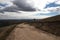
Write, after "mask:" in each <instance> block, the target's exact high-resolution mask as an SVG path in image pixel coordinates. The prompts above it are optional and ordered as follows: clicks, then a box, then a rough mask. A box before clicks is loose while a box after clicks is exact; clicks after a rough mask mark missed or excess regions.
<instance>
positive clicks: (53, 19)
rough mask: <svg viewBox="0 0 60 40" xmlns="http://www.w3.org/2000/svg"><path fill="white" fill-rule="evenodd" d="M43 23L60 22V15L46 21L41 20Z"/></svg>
mask: <svg viewBox="0 0 60 40" xmlns="http://www.w3.org/2000/svg"><path fill="white" fill-rule="evenodd" d="M41 21H42V22H47V21H48V22H53V21H60V15H57V16H53V17H50V18H46V19H42V20H41Z"/></svg>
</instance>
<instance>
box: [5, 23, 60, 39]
mask: <svg viewBox="0 0 60 40" xmlns="http://www.w3.org/2000/svg"><path fill="white" fill-rule="evenodd" d="M6 40H60V37H56V36H55V35H52V34H48V33H46V32H43V31H41V30H38V29H36V28H34V26H31V25H29V24H24V23H22V24H18V25H17V26H16V27H15V29H14V30H13V31H12V32H11V33H10V35H9V36H8V37H7V39H6Z"/></svg>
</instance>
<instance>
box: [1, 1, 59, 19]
mask: <svg viewBox="0 0 60 40" xmlns="http://www.w3.org/2000/svg"><path fill="white" fill-rule="evenodd" d="M53 2H54V3H55V4H56V5H57V4H58V5H59V3H57V2H58V1H56V0H52V1H51V0H13V1H10V0H9V1H7V0H6V1H4V2H3V1H2V3H4V4H8V5H6V7H2V8H1V9H0V12H1V13H4V12H5V13H4V14H1V13H0V19H1V18H2V19H4V18H5V19H22V18H23V19H29V18H30V19H33V18H36V19H43V18H47V17H51V16H49V15H41V14H50V13H53V12H56V11H57V12H59V11H60V6H57V7H53V6H52V7H49V4H51V3H53ZM47 5H48V7H47V8H45V7H46V6H47ZM17 12H20V13H19V14H18V13H17ZM38 13H39V14H40V15H37V16H36V14H38ZM1 15H3V16H1Z"/></svg>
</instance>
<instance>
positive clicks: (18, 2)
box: [0, 0, 36, 13]
mask: <svg viewBox="0 0 60 40" xmlns="http://www.w3.org/2000/svg"><path fill="white" fill-rule="evenodd" d="M12 3H13V5H12V6H10V7H5V8H3V9H0V13H4V12H18V11H36V9H35V8H33V7H32V6H31V5H29V4H28V3H27V2H26V0H15V1H12Z"/></svg>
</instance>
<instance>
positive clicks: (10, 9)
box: [0, 6, 21, 13]
mask: <svg viewBox="0 0 60 40" xmlns="http://www.w3.org/2000/svg"><path fill="white" fill-rule="evenodd" d="M19 10H21V8H18V7H16V6H10V7H6V8H3V9H0V13H4V12H18V11H19Z"/></svg>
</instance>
